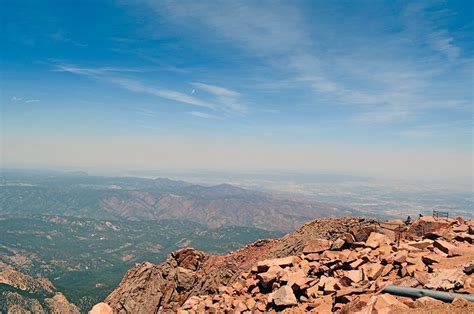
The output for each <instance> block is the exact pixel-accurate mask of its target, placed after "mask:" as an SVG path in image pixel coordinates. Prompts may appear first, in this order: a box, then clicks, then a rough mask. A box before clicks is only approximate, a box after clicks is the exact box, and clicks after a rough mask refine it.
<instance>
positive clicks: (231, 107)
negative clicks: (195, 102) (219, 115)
mask: <svg viewBox="0 0 474 314" xmlns="http://www.w3.org/2000/svg"><path fill="white" fill-rule="evenodd" d="M190 84H191V85H192V86H193V87H195V88H196V89H198V90H202V91H205V92H207V93H209V94H211V95H213V97H214V100H213V102H214V103H216V104H218V105H219V106H220V107H221V108H222V109H223V110H224V111H226V112H227V113H238V114H246V113H247V112H248V106H247V105H245V104H244V103H242V102H241V100H240V98H241V96H242V95H241V94H240V93H238V92H236V91H234V90H231V89H228V88H225V87H222V86H216V85H210V84H204V83H199V82H192V83H190ZM194 91H195V89H194ZM192 94H194V93H192Z"/></svg>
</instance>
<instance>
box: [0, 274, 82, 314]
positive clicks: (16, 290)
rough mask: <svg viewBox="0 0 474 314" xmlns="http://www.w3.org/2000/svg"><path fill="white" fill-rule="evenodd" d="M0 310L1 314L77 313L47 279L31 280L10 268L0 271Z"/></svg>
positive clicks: (75, 307)
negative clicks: (4, 313) (5, 313)
mask: <svg viewBox="0 0 474 314" xmlns="http://www.w3.org/2000/svg"><path fill="white" fill-rule="evenodd" d="M0 310H1V311H2V313H3V311H5V312H7V313H52V314H78V313H79V309H78V308H77V306H76V305H74V304H72V303H70V302H69V301H68V300H67V299H66V297H65V296H64V295H63V294H62V293H60V292H57V291H56V288H55V287H54V286H53V284H52V283H51V281H49V280H48V279H47V278H44V277H38V278H33V277H31V276H29V275H26V274H23V273H21V272H18V271H16V270H14V269H12V268H10V267H5V268H3V269H2V270H1V271H0Z"/></svg>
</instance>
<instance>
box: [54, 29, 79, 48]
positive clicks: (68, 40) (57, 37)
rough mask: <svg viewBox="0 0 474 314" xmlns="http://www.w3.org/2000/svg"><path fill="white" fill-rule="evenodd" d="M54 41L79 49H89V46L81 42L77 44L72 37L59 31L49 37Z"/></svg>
mask: <svg viewBox="0 0 474 314" xmlns="http://www.w3.org/2000/svg"><path fill="white" fill-rule="evenodd" d="M49 37H50V38H51V39H52V40H54V41H57V42H63V43H70V44H73V45H74V46H78V47H87V44H83V43H80V42H77V41H75V40H73V39H71V38H70V37H68V36H66V35H65V34H64V32H62V31H58V32H56V33H53V34H51V35H50V36H49Z"/></svg>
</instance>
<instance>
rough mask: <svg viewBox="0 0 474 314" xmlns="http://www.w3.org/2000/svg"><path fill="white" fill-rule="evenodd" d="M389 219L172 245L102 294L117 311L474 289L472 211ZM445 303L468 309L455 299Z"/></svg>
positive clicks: (404, 302)
mask: <svg viewBox="0 0 474 314" xmlns="http://www.w3.org/2000/svg"><path fill="white" fill-rule="evenodd" d="M424 224H427V227H426V229H425V228H424ZM387 225H388V226H389V225H396V226H397V227H396V228H394V229H389V230H386V227H383V226H382V224H379V222H377V221H376V220H371V219H368V220H366V219H360V218H327V219H320V220H315V221H312V222H310V223H308V224H306V225H304V226H303V227H302V228H301V229H300V230H298V231H296V232H293V233H290V234H288V235H286V236H284V237H283V238H281V239H278V240H261V241H258V242H255V243H253V244H251V245H248V246H246V247H244V248H242V249H240V250H238V251H235V252H232V253H229V254H227V255H224V256H215V255H210V254H206V253H203V252H200V251H196V250H194V249H183V250H179V251H177V252H174V253H173V254H171V255H170V256H169V258H168V259H167V261H166V262H165V263H163V264H161V265H154V264H151V263H144V264H140V265H137V266H136V267H134V268H133V269H131V270H130V271H129V272H128V273H127V274H126V276H125V277H124V279H123V280H122V282H121V284H120V285H119V287H118V288H117V289H116V290H115V291H114V292H113V293H112V294H111V295H110V296H109V297H107V299H106V300H105V302H106V303H107V304H109V305H110V306H111V308H112V309H113V311H114V312H117V313H138V312H139V313H167V312H169V313H171V312H178V313H182V314H185V313H204V312H206V313H224V312H228V313H243V312H249V313H250V312H252V313H259V312H278V311H282V312H285V313H305V312H313V313H329V312H338V313H354V312H361V313H392V312H400V313H405V312H407V313H409V312H411V311H415V313H416V311H417V310H418V309H419V308H421V307H423V308H428V307H430V306H433V307H440V306H441V307H442V308H445V305H446V304H444V303H443V304H441V305H440V304H439V302H436V300H435V301H433V300H430V299H426V298H425V299H423V300H421V299H420V300H416V301H415V300H413V299H411V298H406V297H395V296H392V295H390V294H387V293H380V291H382V289H383V287H384V286H386V285H387V284H395V285H402V286H408V287H418V288H430V289H437V290H444V291H450V292H458V293H473V292H474V274H473V273H472V271H471V268H472V260H474V245H473V244H472V243H471V242H470V235H472V234H474V232H473V229H472V223H471V222H470V221H463V220H460V219H454V220H453V219H450V220H445V221H443V222H437V221H432V220H431V219H421V220H419V221H416V222H415V223H414V226H410V227H408V228H405V227H403V228H402V226H401V225H399V224H398V225H397V223H392V224H390V223H389V224H387ZM398 226H400V227H398ZM436 226H438V227H436ZM394 230H396V231H394ZM419 230H422V232H421V233H420V232H419ZM424 230H430V231H429V232H425V231H424ZM433 235H436V236H433ZM433 238H435V239H434V240H433ZM453 252H454V253H453ZM449 306H451V307H453V309H454V308H456V309H460V311H464V310H465V311H466V312H469V311H471V310H474V304H469V303H462V302H461V301H457V303H456V304H454V302H453V305H449ZM454 312H455V311H454Z"/></svg>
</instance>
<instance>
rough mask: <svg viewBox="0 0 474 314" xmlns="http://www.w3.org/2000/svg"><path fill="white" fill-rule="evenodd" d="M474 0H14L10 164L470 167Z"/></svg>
mask: <svg viewBox="0 0 474 314" xmlns="http://www.w3.org/2000/svg"><path fill="white" fill-rule="evenodd" d="M472 5H473V3H472V2H471V1H449V2H405V1H400V2H377V3H374V2H373V1H359V2H353V3H349V2H345V3H334V2H323V1H319V2H315V1H298V2H279V1H277V2H272V3H271V5H270V3H267V2H234V1H232V2H231V1H229V2H225V1H223V2H199V3H197V2H193V1H182V2H175V1H160V2H155V1H147V0H144V1H125V0H123V1H100V2H84V3H82V4H81V5H70V4H68V3H66V2H61V1H59V2H56V1H41V2H40V1H38V2H35V1H33V2H17V1H3V2H2V6H3V10H2V13H1V15H2V19H1V24H2V32H1V36H2V37H1V38H2V40H1V47H2V49H1V50H2V77H1V85H2V93H1V108H2V109H1V111H2V118H1V119H2V127H1V147H0V148H1V165H2V167H4V168H11V167H18V168H55V169H68V168H77V169H119V170H122V171H126V170H130V169H131V170H133V169H139V170H147V169H148V170H153V169H161V170H172V171H177V170H183V171H194V170H204V169H205V170H206V171H230V172H236V173H238V172H242V171H244V172H245V171H293V172H296V173H298V172H329V173H342V174H354V175H364V176H365V175H366V176H375V177H389V178H409V179H427V180H429V179H432V178H437V179H440V178H441V179H442V178H445V179H448V180H465V179H466V178H472V171H473V163H474V160H473V149H472V131H473V130H472V96H473V93H472V85H473V84H472V83H473V76H472V51H473V47H474V41H473V40H472V27H473V24H472V11H473V7H472ZM85 16H89V17H90V19H84V17H85Z"/></svg>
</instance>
